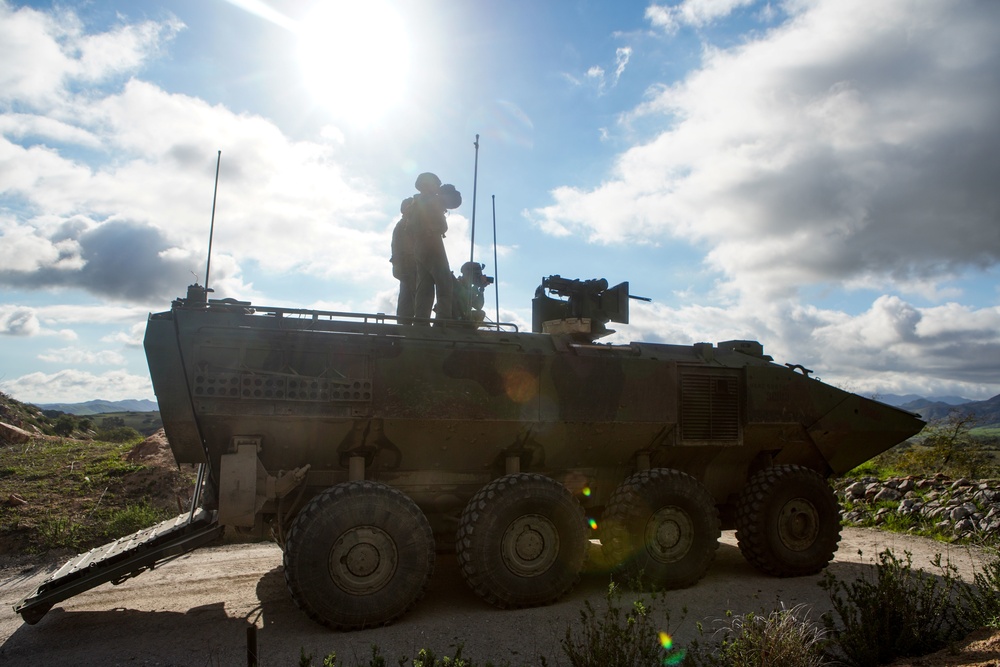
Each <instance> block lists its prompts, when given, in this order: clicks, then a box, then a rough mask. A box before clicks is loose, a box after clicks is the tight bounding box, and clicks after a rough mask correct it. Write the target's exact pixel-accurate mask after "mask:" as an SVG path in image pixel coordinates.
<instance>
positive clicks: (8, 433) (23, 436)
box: [0, 422, 31, 445]
mask: <svg viewBox="0 0 1000 667" xmlns="http://www.w3.org/2000/svg"><path fill="white" fill-rule="evenodd" d="M29 440H31V434H30V433H28V432H27V431H25V430H24V429H23V428H18V427H17V426H14V425H13V424H6V423H4V422H0V442H6V443H10V444H12V445H23V444H24V443H26V442H28V441H29Z"/></svg>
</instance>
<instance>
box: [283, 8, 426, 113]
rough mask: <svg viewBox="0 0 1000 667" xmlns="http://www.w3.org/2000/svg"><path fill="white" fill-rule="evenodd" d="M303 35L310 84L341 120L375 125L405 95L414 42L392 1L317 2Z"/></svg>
mask: <svg viewBox="0 0 1000 667" xmlns="http://www.w3.org/2000/svg"><path fill="white" fill-rule="evenodd" d="M297 33H298V42H299V61H300V63H301V67H302V72H303V76H304V78H305V82H306V85H307V86H308V87H309V89H310V92H311V93H312V95H313V97H314V99H316V101H317V102H318V103H320V104H321V105H323V106H324V107H326V108H327V109H329V111H330V112H331V113H332V114H333V115H334V116H336V117H337V118H340V119H342V120H346V121H348V122H351V123H355V124H369V123H371V122H373V121H375V120H377V119H378V118H379V117H380V116H382V114H384V113H385V112H387V111H389V110H390V109H391V108H392V107H393V106H395V105H396V104H398V102H399V101H400V100H401V99H402V97H403V94H404V91H405V89H406V85H407V79H408V75H409V61H410V42H409V38H408V35H407V30H406V26H405V25H404V23H403V21H402V19H401V18H400V16H399V14H398V13H397V12H396V11H395V10H394V9H393V8H392V7H391V6H390V5H389V4H388V3H386V2H383V1H382V0H325V1H323V2H317V3H316V5H315V7H314V8H313V9H312V11H311V12H310V13H309V14H308V15H307V16H306V17H305V18H304V19H303V20H302V21H301V22H300V24H299V28H298V30H297Z"/></svg>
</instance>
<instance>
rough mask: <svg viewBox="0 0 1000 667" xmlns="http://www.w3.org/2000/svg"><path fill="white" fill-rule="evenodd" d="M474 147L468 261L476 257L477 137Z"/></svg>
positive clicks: (477, 137)
mask: <svg viewBox="0 0 1000 667" xmlns="http://www.w3.org/2000/svg"><path fill="white" fill-rule="evenodd" d="M472 145H473V146H475V147H476V165H475V167H474V168H473V170H472V244H471V247H470V248H469V261H470V262H471V261H472V260H473V259H475V257H476V185H477V184H478V181H479V135H478V134H477V135H476V141H475V142H474V143H473V144H472Z"/></svg>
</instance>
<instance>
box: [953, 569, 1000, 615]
mask: <svg viewBox="0 0 1000 667" xmlns="http://www.w3.org/2000/svg"><path fill="white" fill-rule="evenodd" d="M961 597H962V604H963V606H964V610H965V613H966V614H968V616H969V620H970V624H971V625H973V626H974V627H975V626H981V627H988V628H994V629H996V630H1000V552H994V553H993V557H992V558H991V559H990V561H989V562H987V563H986V564H985V565H983V566H982V568H980V571H979V572H977V573H976V575H975V579H974V585H972V586H967V587H966V588H964V589H963V590H962V596H961Z"/></svg>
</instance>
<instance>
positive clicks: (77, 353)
mask: <svg viewBox="0 0 1000 667" xmlns="http://www.w3.org/2000/svg"><path fill="white" fill-rule="evenodd" d="M38 358H39V359H41V360H42V361H47V362H49V363H53V364H90V365H99V366H120V365H122V364H124V363H125V357H123V356H122V355H121V353H119V352H115V351H114V350H97V351H95V350H85V349H83V348H79V347H64V348H61V349H58V350H48V351H47V352H43V353H42V354H39V355H38Z"/></svg>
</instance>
